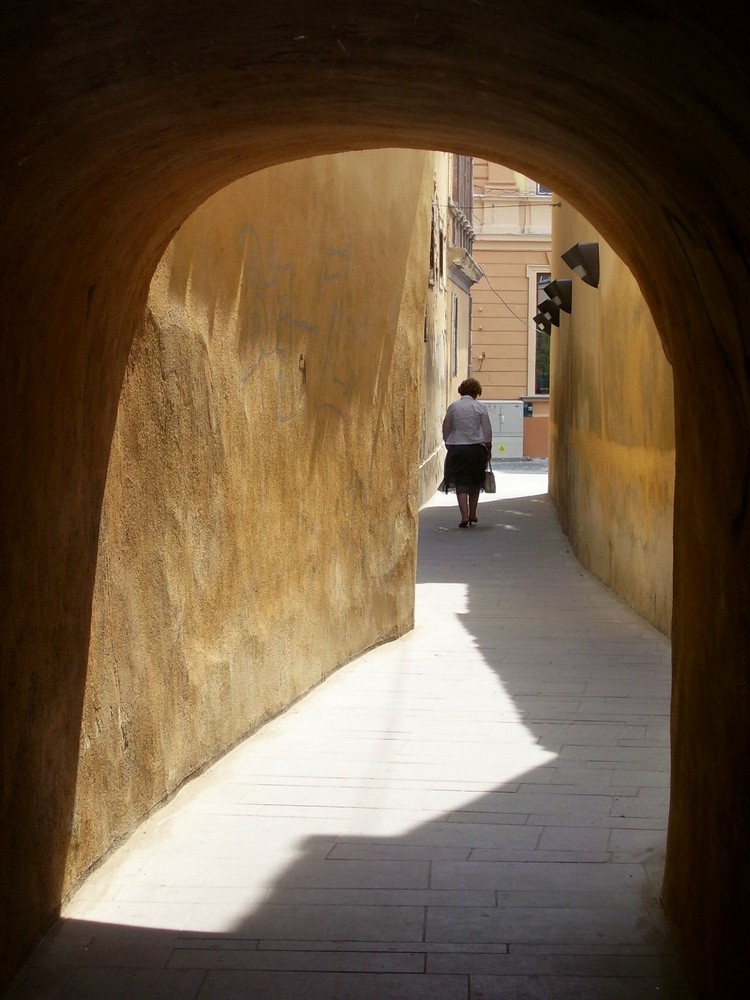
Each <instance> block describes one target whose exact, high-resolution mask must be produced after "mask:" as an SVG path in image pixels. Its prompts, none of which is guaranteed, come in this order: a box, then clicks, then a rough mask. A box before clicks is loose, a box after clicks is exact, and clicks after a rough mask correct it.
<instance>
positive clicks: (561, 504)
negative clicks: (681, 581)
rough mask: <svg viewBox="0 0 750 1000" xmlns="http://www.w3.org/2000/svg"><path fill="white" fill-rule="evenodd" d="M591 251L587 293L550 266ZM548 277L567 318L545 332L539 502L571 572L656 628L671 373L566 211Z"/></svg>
mask: <svg viewBox="0 0 750 1000" xmlns="http://www.w3.org/2000/svg"><path fill="white" fill-rule="evenodd" d="M577 242H598V244H599V254H600V265H601V277H600V284H599V288H598V289H594V288H592V287H590V286H589V285H587V284H585V283H584V282H583V281H581V280H580V279H579V278H578V277H577V276H576V275H574V274H573V272H572V271H570V269H569V268H568V267H567V265H566V264H565V263H564V261H562V260H561V259H560V255H561V253H564V252H565V251H566V250H567V249H568V248H569V247H571V246H572V245H573V244H574V243H577ZM552 276H553V278H572V280H573V307H572V312H571V314H570V315H567V314H566V313H564V312H561V314H560V315H561V323H560V328H559V329H558V328H556V327H553V333H552V346H551V352H552V362H551V364H552V385H551V427H550V431H551V442H550V444H551V455H550V493H551V495H552V497H553V499H554V502H555V504H556V506H557V510H558V513H559V516H560V520H561V522H562V524H563V527H564V529H565V531H566V532H567V534H568V536H569V538H570V540H571V543H572V544H573V547H574V550H575V552H576V555H577V557H578V558H579V559H580V561H581V562H582V563H583V564H584V565H585V566H587V567H588V568H589V569H590V570H592V571H593V572H594V573H595V574H596V575H597V576H599V577H600V578H601V579H602V580H603V581H604V582H605V583H607V584H608V585H609V586H610V587H612V589H613V590H614V591H615V592H616V593H617V594H619V595H620V596H621V597H622V598H623V599H624V600H625V601H627V603H628V604H630V605H631V606H632V607H633V608H635V610H636V611H638V612H639V613H640V614H641V615H643V617H644V618H646V619H647V620H648V621H650V622H652V623H653V624H654V625H655V626H656V627H657V628H659V629H661V630H662V631H663V632H665V633H667V634H668V633H669V631H670V627H671V610H672V522H673V504H674V469H675V466H674V397H673V388H672V369H671V367H670V365H669V363H668V362H667V359H666V357H665V355H664V351H663V348H662V345H661V341H660V339H659V336H658V333H657V331H656V328H655V326H654V324H653V321H652V319H651V315H650V313H649V311H648V308H647V306H646V304H645V302H644V300H643V298H642V296H641V293H640V290H639V288H638V285H637V283H636V281H635V279H634V278H633V276H632V274H631V273H630V271H629V270H628V268H627V267H626V266H625V264H624V263H623V262H622V261H621V260H620V259H619V258H618V257H617V256H616V255H615V253H614V252H613V250H612V249H611V248H610V247H609V246H608V245H607V244H606V243H605V241H604V240H603V239H602V237H601V236H600V235H599V234H598V233H597V232H596V231H595V230H594V229H593V228H592V227H591V226H590V225H589V224H588V223H587V222H586V221H585V220H584V219H583V218H582V217H581V216H580V215H578V214H577V213H576V212H575V211H574V210H573V209H572V208H571V207H570V206H568V205H566V204H565V203H563V205H562V206H561V208H559V209H555V214H554V215H553V242H552Z"/></svg>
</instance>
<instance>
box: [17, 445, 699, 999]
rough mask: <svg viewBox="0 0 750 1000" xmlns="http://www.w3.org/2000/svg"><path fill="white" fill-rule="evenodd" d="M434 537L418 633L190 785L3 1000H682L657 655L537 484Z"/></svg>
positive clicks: (108, 868)
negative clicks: (672, 930)
mask: <svg viewBox="0 0 750 1000" xmlns="http://www.w3.org/2000/svg"><path fill="white" fill-rule="evenodd" d="M495 468H496V475H497V479H498V493H497V494H496V495H495V496H494V497H490V496H486V495H483V496H482V498H481V502H480V507H479V514H478V516H479V524H478V525H476V526H474V527H471V528H469V529H459V528H458V521H459V516H458V510H457V507H456V504H455V498H454V497H444V496H442V495H438V496H436V497H435V498H433V500H432V501H431V502H430V504H428V505H427V506H426V507H425V508H424V509H423V511H422V513H421V517H420V520H421V529H420V543H419V544H420V549H419V577H418V584H417V621H416V627H415V629H414V631H413V632H411V633H410V634H409V635H407V636H405V637H404V638H402V639H400V640H398V641H396V642H392V643H389V644H387V645H385V646H382V647H380V648H378V649H375V650H372V651H371V652H369V653H367V654H366V655H364V656H362V657H361V658H359V659H358V660H356V661H355V662H353V663H351V664H349V665H348V666H346V667H344V668H343V669H342V670H340V671H339V672H338V673H337V674H335V675H334V676H333V677H332V678H331V679H330V680H328V681H327V682H326V683H325V684H324V685H322V686H321V687H320V688H318V689H317V690H315V691H313V692H312V693H311V694H310V695H309V696H308V697H306V698H305V699H304V700H303V701H301V702H300V703H299V704H297V705H296V706H294V708H292V709H291V710H290V711H289V712H287V713H286V714H285V715H284V716H283V717H281V718H279V719H277V720H275V721H274V722H272V723H270V724H269V725H267V726H266V727H265V728H264V729H263V730H261V731H260V732H259V733H258V734H256V735H255V736H253V737H252V738H250V739H249V740H247V741H246V742H245V743H244V744H242V745H241V746H240V747H238V748H237V749H236V750H235V751H233V752H232V753H231V754H229V755H228V756H227V757H226V758H224V759H223V760H222V761H220V762H219V763H218V764H216V765H215V766H214V767H213V768H212V769H211V770H210V771H208V772H207V773H205V774H204V775H202V776H201V777H200V778H197V779H196V780H195V781H193V782H191V783H190V784H189V785H187V786H186V788H185V789H184V790H183V791H182V792H181V794H180V795H179V796H177V798H176V799H175V800H174V801H173V802H172V803H170V804H169V805H168V806H166V807H165V808H164V809H163V810H161V811H160V812H159V813H158V814H156V815H155V816H154V817H153V818H152V819H151V820H150V821H149V822H148V823H146V824H145V825H144V826H143V827H142V828H141V829H140V830H139V831H138V832H137V833H136V834H135V835H134V836H133V837H132V838H131V840H130V841H129V842H128V843H127V844H126V845H125V846H124V847H123V848H122V849H121V850H120V851H119V852H118V853H117V854H116V855H115V856H114V857H112V858H111V859H110V860H109V861H108V862H107V863H106V864H105V865H104V866H103V867H102V868H101V869H100V870H99V871H98V872H97V873H96V874H95V875H94V876H93V877H92V878H91V879H89V881H88V882H87V883H86V885H85V886H84V887H83V889H82V890H81V891H80V892H79V893H78V895H77V896H76V897H75V898H74V899H73V900H72V902H71V903H70V904H69V905H68V906H67V908H66V910H65V912H64V914H63V918H62V919H61V920H60V922H59V923H58V925H57V926H56V927H55V928H54V929H53V931H52V932H51V933H50V935H49V936H48V937H47V939H46V940H45V941H44V942H43V943H42V944H41V945H40V947H39V948H38V949H37V951H36V953H35V955H34V956H33V958H32V961H31V962H30V964H29V965H28V966H27V968H26V969H25V970H24V971H23V973H22V975H21V976H20V977H19V979H18V980H17V982H16V984H15V986H14V987H13V989H12V991H11V993H10V996H11V997H12V998H14V1000H20V998H31V997H33V998H36V1000H44V998H64V1000H99V998H106V1000H152V998H180V1000H183V998H184V1000H188V998H189V1000H193V998H200V1000H235V998H238V1000H239V998H243V1000H245V998H256V1000H271V998H273V1000H292V998H294V1000H386V998H388V1000H480V998H481V1000H522V998H523V1000H527V998H528V1000H545V998H551V1000H573V998H575V1000H631V998H632V1000H636V998H637V1000H641V998H643V997H661V998H664V997H668V998H678V997H679V998H683V997H685V998H686V997H688V996H690V994H689V992H688V990H687V988H686V987H685V985H684V983H683V980H682V977H681V973H680V967H679V963H678V961H677V959H676V957H675V955H674V951H673V945H672V943H671V941H670V937H669V934H668V931H667V928H666V926H665V924H664V922H663V919H662V917H661V915H660V911H659V908H658V893H659V886H660V878H661V870H662V863H663V852H664V840H665V827H666V816H667V804H668V765H669V749H668V713H669V672H670V665H669V644H668V642H667V640H666V639H665V638H664V637H663V636H661V635H660V634H659V633H657V632H656V631H654V630H653V629H652V628H651V627H650V626H648V625H647V624H646V623H645V622H643V621H642V620H641V619H640V618H638V617H637V616H636V615H634V614H633V613H632V612H631V611H630V610H629V609H628V608H626V607H625V606H624V605H623V604H622V603H621V602H620V601H619V600H618V599H617V598H615V597H614V596H613V595H612V594H611V593H610V592H609V591H608V590H607V589H606V588H605V587H603V586H602V585H601V584H600V583H598V582H597V581H596V580H594V579H593V578H592V577H591V576H589V575H588V574H587V573H586V572H584V571H583V570H582V569H581V567H580V566H579V565H578V563H577V562H576V561H575V559H574V558H573V556H572V555H571V553H570V551H569V548H568V545H567V542H566V540H565V538H564V537H563V536H562V534H561V533H560V530H559V528H558V526H557V522H556V520H555V516H554V511H553V508H552V505H551V503H550V501H549V500H548V498H547V497H546V489H547V478H546V466H545V464H544V463H541V462H532V463H499V464H496V466H495Z"/></svg>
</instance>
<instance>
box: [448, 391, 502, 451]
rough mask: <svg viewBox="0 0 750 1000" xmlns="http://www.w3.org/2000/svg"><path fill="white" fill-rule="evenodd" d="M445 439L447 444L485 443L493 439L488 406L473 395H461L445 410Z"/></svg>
mask: <svg viewBox="0 0 750 1000" xmlns="http://www.w3.org/2000/svg"><path fill="white" fill-rule="evenodd" d="M443 441H445V443H446V444H484V443H485V442H487V443H489V442H491V441H492V426H491V424H490V415H489V413H488V412H487V407H486V406H483V405H482V404H481V403H478V402H477V401H476V399H472V397H471V396H461V397H460V398H459V399H457V400H456V401H455V402H454V403H451V405H450V406H449V407H448V409H447V410H446V411H445V417H444V418H443Z"/></svg>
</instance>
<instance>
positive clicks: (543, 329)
mask: <svg viewBox="0 0 750 1000" xmlns="http://www.w3.org/2000/svg"><path fill="white" fill-rule="evenodd" d="M534 325H535V326H536V332H537V333H552V320H551V319H550V318H549V316H547V315H546V314H545V313H537V314H536V316H535V317H534Z"/></svg>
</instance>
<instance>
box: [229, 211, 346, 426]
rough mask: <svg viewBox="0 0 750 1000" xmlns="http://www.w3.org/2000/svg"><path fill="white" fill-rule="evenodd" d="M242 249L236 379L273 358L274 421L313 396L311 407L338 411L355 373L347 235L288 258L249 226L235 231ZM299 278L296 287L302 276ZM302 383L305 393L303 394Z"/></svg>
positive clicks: (254, 373) (258, 369) (342, 410)
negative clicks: (311, 276)
mask: <svg viewBox="0 0 750 1000" xmlns="http://www.w3.org/2000/svg"><path fill="white" fill-rule="evenodd" d="M239 240H240V246H241V248H242V250H243V253H244V260H243V275H242V280H241V289H240V317H239V330H240V334H239V336H240V348H241V350H242V351H243V354H244V358H245V363H244V365H243V369H242V382H243V385H248V384H249V383H250V382H252V380H253V379H254V378H255V377H257V376H258V375H260V373H261V370H263V369H264V368H265V364H266V362H267V361H268V360H269V359H271V358H274V359H275V361H276V365H275V378H276V416H277V420H279V421H285V420H290V419H292V418H293V417H294V416H295V415H297V414H298V413H299V412H300V411H301V410H302V409H303V407H304V406H305V404H306V400H307V401H308V402H309V401H310V400H312V405H313V409H314V410H319V409H327V410H330V411H332V412H333V413H335V414H337V415H338V416H340V417H343V416H344V415H345V414H346V412H347V410H348V406H349V399H350V396H351V392H352V388H353V382H354V376H353V372H352V367H351V363H350V362H351V349H352V343H351V333H352V331H351V318H350V313H349V307H348V297H347V281H348V278H349V274H350V271H351V241H350V240H348V241H347V242H346V243H345V244H344V245H343V246H338V247H325V248H324V249H323V250H322V252H320V253H317V252H316V251H314V250H311V251H310V257H309V258H306V257H305V248H304V246H302V247H301V249H300V253H299V255H297V257H296V258H295V260H292V259H289V258H284V257H282V256H281V255H280V253H279V251H278V248H277V246H276V243H275V242H274V241H273V240H269V241H267V242H265V243H264V242H263V241H262V240H261V238H260V236H259V234H258V232H257V230H256V229H255V228H254V227H253V226H250V225H248V226H244V227H243V228H242V229H241V230H240V235H239ZM310 268H312V269H314V270H313V273H314V274H315V278H314V279H313V281H312V282H311V281H310V280H309V278H307V276H306V280H305V282H304V285H305V288H307V289H310V291H306V292H303V291H302V290H301V286H302V284H303V282H302V280H301V275H302V273H303V270H304V271H307V270H308V269H310ZM308 380H312V381H311V382H310V383H309V389H310V390H311V391H310V392H309V394H308V393H307V392H306V389H307V388H308Z"/></svg>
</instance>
